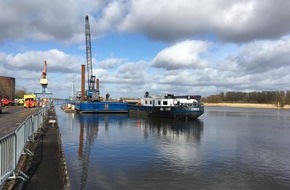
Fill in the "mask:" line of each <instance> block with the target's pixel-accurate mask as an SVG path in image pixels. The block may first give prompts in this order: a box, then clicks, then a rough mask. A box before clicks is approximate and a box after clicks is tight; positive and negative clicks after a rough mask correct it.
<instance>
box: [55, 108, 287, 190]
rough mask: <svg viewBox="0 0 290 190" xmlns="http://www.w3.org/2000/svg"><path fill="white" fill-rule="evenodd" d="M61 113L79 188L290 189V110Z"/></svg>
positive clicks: (74, 180) (72, 171)
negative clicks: (180, 116)
mask: <svg viewBox="0 0 290 190" xmlns="http://www.w3.org/2000/svg"><path fill="white" fill-rule="evenodd" d="M57 115H58V123H59V126H60V131H61V135H62V142H63V146H64V152H65V157H66V160H67V165H68V170H69V175H70V180H71V186H72V189H166V190H168V189H190V190H192V189H290V110H286V111H285V110H272V109H244V108H225V107H206V109H205V114H204V115H203V116H201V117H200V119H199V120H198V121H174V120H156V119H144V118H136V117H128V115H96V114H83V115H79V114H66V113H64V112H62V111H61V110H60V109H59V107H57Z"/></svg>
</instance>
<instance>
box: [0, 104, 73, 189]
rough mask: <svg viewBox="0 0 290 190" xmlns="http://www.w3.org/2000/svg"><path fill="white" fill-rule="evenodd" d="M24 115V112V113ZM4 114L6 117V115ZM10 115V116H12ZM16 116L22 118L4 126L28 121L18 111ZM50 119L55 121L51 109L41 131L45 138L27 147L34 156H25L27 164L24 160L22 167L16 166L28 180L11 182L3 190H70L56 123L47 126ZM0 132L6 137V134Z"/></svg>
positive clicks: (53, 111) (25, 115) (53, 112)
mask: <svg viewBox="0 0 290 190" xmlns="http://www.w3.org/2000/svg"><path fill="white" fill-rule="evenodd" d="M30 111H33V110H30ZM34 111H36V110H34ZM25 112H27V110H26V111H25ZM6 113H7V114H8V112H6ZM10 114H12V112H11V113H10ZM15 114H17V113H15ZM19 114H21V117H17V119H16V120H17V121H16V120H15V119H14V120H15V121H14V122H12V120H11V119H9V122H8V120H7V121H5V122H6V123H5V126H11V125H13V126H14V125H15V122H16V123H17V122H19V121H20V122H21V120H20V118H22V121H24V119H25V117H27V113H23V112H22V111H20V112H18V116H20V115H19ZM7 118H8V117H7ZM9 118H10V117H9ZM2 119H3V117H2ZM52 119H54V120H56V115H55V110H54V109H52V110H51V111H50V112H49V119H48V120H47V121H46V127H45V128H44V130H43V132H44V134H42V135H40V136H39V138H38V140H37V143H32V144H31V145H30V150H31V151H32V152H33V153H34V156H33V157H31V156H28V158H29V159H28V160H27V159H25V158H24V160H26V161H23V163H22V164H20V165H18V167H20V168H24V169H21V170H22V171H23V172H24V173H25V174H26V175H27V176H28V177H29V179H28V180H27V181H25V182H23V181H22V180H17V181H15V180H11V181H9V182H8V183H7V184H6V187H5V189H9V190H10V189H22V190H23V189H27V190H36V189H37V190H46V189H47V190H52V189H53V190H60V189H65V190H69V189H70V186H69V180H68V177H67V175H66V172H65V171H66V166H65V164H64V159H63V152H62V146H61V139H60V136H59V131H58V130H59V129H58V125H57V123H56V124H55V125H54V126H52V124H50V123H49V120H52ZM0 121H1V120H0ZM0 128H1V127H0ZM5 128H6V127H5ZM3 129H4V127H3ZM3 131H5V133H7V130H3ZM0 134H1V131H0ZM2 134H3V133H2ZM26 157H27V156H26Z"/></svg>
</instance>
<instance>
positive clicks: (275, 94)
mask: <svg viewBox="0 0 290 190" xmlns="http://www.w3.org/2000/svg"><path fill="white" fill-rule="evenodd" d="M203 102H208V103H222V102H226V103H261V104H276V105H277V104H279V105H280V106H283V105H285V104H290V91H261V92H257V91H255V92H225V93H224V92H222V93H220V94H216V95H211V96H208V97H205V98H203Z"/></svg>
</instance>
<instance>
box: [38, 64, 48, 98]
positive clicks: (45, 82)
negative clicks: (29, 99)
mask: <svg viewBox="0 0 290 190" xmlns="http://www.w3.org/2000/svg"><path fill="white" fill-rule="evenodd" d="M46 73H47V63H46V61H44V66H43V70H42V78H41V79H40V84H41V86H42V92H43V93H45V92H46V89H47V85H48V81H47V78H46V75H47V74H46Z"/></svg>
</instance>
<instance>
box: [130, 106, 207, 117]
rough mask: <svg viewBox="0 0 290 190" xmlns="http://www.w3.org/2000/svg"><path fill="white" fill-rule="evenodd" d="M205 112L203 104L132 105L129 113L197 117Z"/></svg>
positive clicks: (151, 115) (149, 115)
mask: <svg viewBox="0 0 290 190" xmlns="http://www.w3.org/2000/svg"><path fill="white" fill-rule="evenodd" d="M203 113H204V107H203V106H199V107H197V106H178V107H150V106H142V105H130V106H129V114H130V115H135V116H146V117H162V118H181V119H183V118H184V119H197V118H198V117H199V116H201V115H202V114H203Z"/></svg>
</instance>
